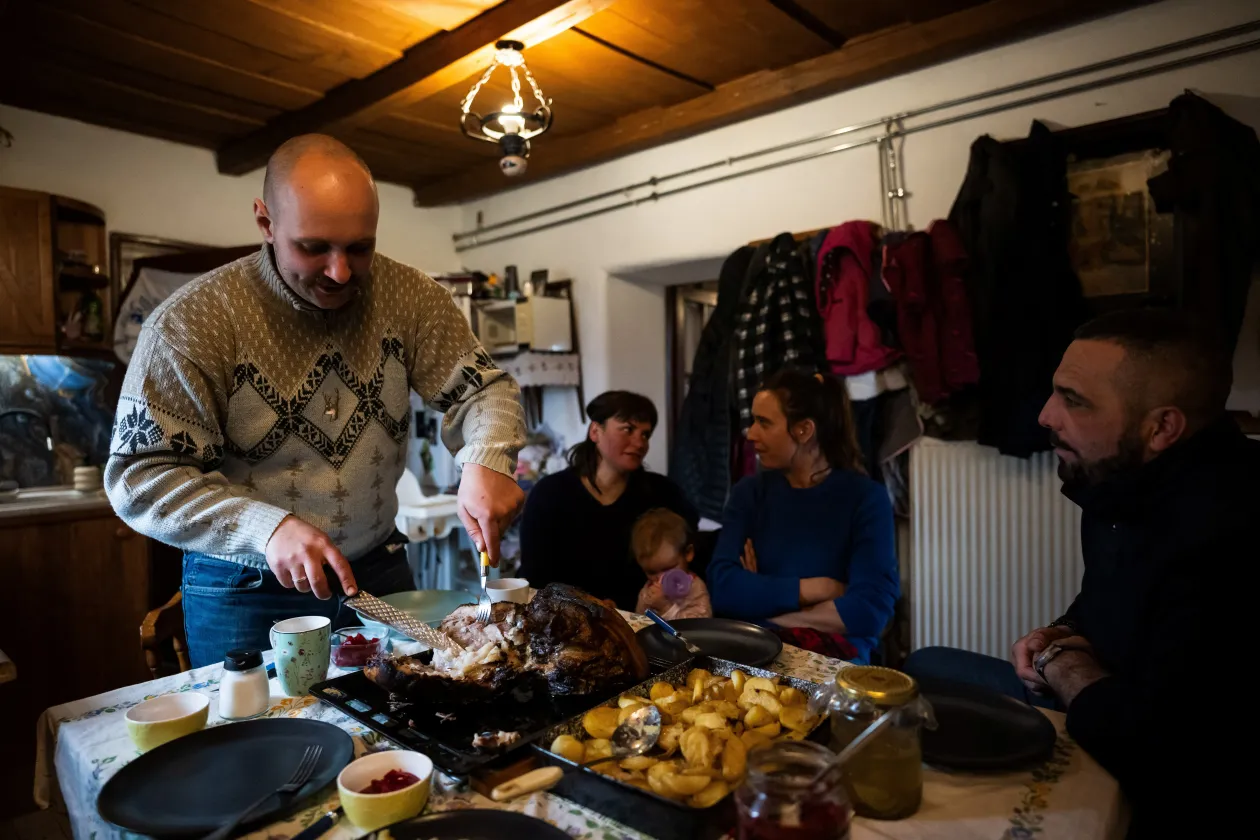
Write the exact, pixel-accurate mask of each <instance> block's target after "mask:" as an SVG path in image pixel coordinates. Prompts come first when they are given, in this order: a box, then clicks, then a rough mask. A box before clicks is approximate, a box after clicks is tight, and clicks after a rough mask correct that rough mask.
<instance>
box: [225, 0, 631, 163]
mask: <svg viewBox="0 0 1260 840" xmlns="http://www.w3.org/2000/svg"><path fill="white" fill-rule="evenodd" d="M611 2H612V0H504V2H502V3H500V4H499V5H498V6H495V7H494V8H492V9H489V10H488V11H486V12H483V13H482V14H480V15H478V16H477V17H475V18H473V19H472V20H470V21H468V22H467V23H465V24H463V25H462V26H460V27H459V28H457V29H454V30H452V31H450V32H440V33H438V34H437V35H434V36H433V37H431V38H428V39H427V40H425V41H422V42H420V43H419V44H417V45H416V46H414V47H412V48H411V49H409V50H407V52H406V53H405V54H404V55H403V57H402V58H401V59H400V60H398V61H396V62H394V63H393V64H391V65H389V66H388V67H385V68H382V69H381V70H379V71H377V72H376V73H373V74H372V75H370V76H368V77H367V78H365V79H357V80H354V81H350V82H346V83H345V84H343V85H341V86H339V87H337V88H335V89H333V90H330V91H329V92H328V93H327V94H326V95H325V96H324V98H323V99H321V100H319V101H318V102H315V103H313V104H312V105H310V106H308V107H306V108H304V109H302V110H301V111H296V112H293V113H288V114H283V115H281V116H279V117H277V118H276V119H274V120H272V121H271V122H269V123H268V124H267V125H266V126H264V127H263V128H262V129H261V130H259V131H257V132H254V133H252V134H250V135H248V136H246V137H242V138H240V139H239V140H234V141H231V142H229V143H227V144H225V145H224V147H223V148H222V149H220V150H219V156H218V157H219V170H220V171H221V172H224V173H227V174H234V175H239V174H242V173H245V172H248V171H250V170H252V169H256V168H257V167H259V166H262V165H263V164H264V163H266V161H267V158H268V157H269V156H270V155H271V152H272V151H273V150H275V148H276V147H277V146H279V145H280V144H281V143H283V142H284V141H285V140H287V139H289V138H290V137H293V136H295V135H298V134H305V133H308V132H311V131H319V130H321V129H326V128H328V127H329V126H332V125H336V124H338V123H341V122H343V121H347V120H348V119H349V118H351V117H354V118H356V120H355V122H356V123H357V122H360V121H368V120H370V119H371V118H373V117H374V116H376V115H379V114H381V113H385V112H387V111H389V110H393V109H394V108H396V107H398V105H399V104H403V103H404V102H407V101H417V100H416V99H415V97H416V96H417V95H418V94H417V90H416V89H417V88H423V89H425V90H427V91H428V93H425V94H423V95H421V96H420V98H423V96H425V95H429V94H431V93H433V92H436V90H440V89H442V88H445V87H449V85H450V84H453V83H455V82H456V81H458V80H459V79H461V78H463V77H465V76H467V75H468V74H469V73H471V72H473V71H474V70H475V69H476V66H478V64H480V66H484V62H485V58H484V55H485V50H487V49H489V48H490V47H488V46H487V45H489V44H493V42H494V41H496V40H497V39H499V38H500V37H502V36H503V35H504V33H511V34H516V33H517V32H520V31H522V30H524V31H525V33H526V34H532V35H533V37H535V38H538V37H540V36H541V34H542V33H543V32H544V31H545V30H547V29H553V28H554V27H562V29H559V30H554V31H551V32H549V33H548V37H550V35H554V34H555V31H563V28H567V27H568V26H572V25H574V24H576V23H579V22H581V20H585V17H586V16H589V15H591V14H594V13H595V12H596V11H598V10H600V9H602V8H603V7H604V6H606V5H608V3H611ZM470 57H471V58H470ZM474 59H475V61H476V62H477V64H470V61H473V60H474ZM435 80H436V81H435ZM435 84H438V85H441V87H439V88H436V89H434V87H433V86H434V85H435Z"/></svg>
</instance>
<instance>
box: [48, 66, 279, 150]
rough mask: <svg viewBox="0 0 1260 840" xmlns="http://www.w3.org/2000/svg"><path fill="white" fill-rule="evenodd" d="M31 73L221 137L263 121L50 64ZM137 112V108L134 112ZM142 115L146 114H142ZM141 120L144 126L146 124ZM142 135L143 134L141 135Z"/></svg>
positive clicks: (54, 84) (65, 86) (108, 102)
mask: <svg viewBox="0 0 1260 840" xmlns="http://www.w3.org/2000/svg"><path fill="white" fill-rule="evenodd" d="M28 66H29V68H30V72H33V73H39V74H40V76H41V78H43V79H45V80H46V81H47V82H48V83H49V85H51V86H52V87H54V88H63V89H67V90H68V89H79V90H84V91H93V92H94V95H95V96H96V97H97V98H99V99H100V100H101V102H102V103H103V104H106V105H108V104H110V103H112V102H128V103H138V102H144V103H147V105H146V106H145V107H146V108H147V109H149V110H151V111H152V112H154V113H155V114H158V113H160V114H162V115H163V116H165V117H167V118H170V119H171V120H173V121H176V122H177V123H180V124H184V125H187V126H188V127H190V128H194V129H197V128H199V129H205V130H207V131H214V132H216V133H218V134H220V135H222V134H227V135H229V136H230V135H232V134H234V133H239V132H241V131H248V130H250V129H251V128H253V127H255V126H257V125H261V124H262V121H261V120H252V119H249V118H246V117H241V116H238V115H236V114H230V113H227V112H225V111H219V110H216V109H214V108H208V107H204V106H201V105H197V104H195V103H192V102H188V101H186V100H181V99H176V98H173V97H170V96H164V95H162V94H159V93H155V92H153V91H151V90H142V89H138V88H133V87H130V86H128V85H125V84H121V83H119V82H116V81H114V80H112V79H107V78H104V77H102V76H99V75H93V74H92V73H91V72H90V71H89V72H83V71H81V70H78V69H74V68H72V67H69V66H67V65H66V64H61V63H57V64H54V63H52V62H50V61H38V62H33V63H31V64H30V65H28ZM133 110H137V109H133ZM141 113H142V114H144V113H146V112H144V111H141ZM143 121H144V120H143V119H141V121H140V122H141V123H143ZM141 133H143V132H141Z"/></svg>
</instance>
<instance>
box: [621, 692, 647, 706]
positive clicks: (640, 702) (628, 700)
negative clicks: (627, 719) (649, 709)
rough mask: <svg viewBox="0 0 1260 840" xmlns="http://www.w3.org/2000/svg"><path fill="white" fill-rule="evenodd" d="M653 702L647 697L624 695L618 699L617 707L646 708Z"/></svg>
mask: <svg viewBox="0 0 1260 840" xmlns="http://www.w3.org/2000/svg"><path fill="white" fill-rule="evenodd" d="M651 702H652V701H651V700H649V699H647V698H646V697H640V696H639V695H637V694H623V695H621V696H620V697H618V698H617V705H618V706H619V707H620V708H622V709H627V708H629V709H637V708H638V707H639V706H646V705H647V704H649V703H651Z"/></svg>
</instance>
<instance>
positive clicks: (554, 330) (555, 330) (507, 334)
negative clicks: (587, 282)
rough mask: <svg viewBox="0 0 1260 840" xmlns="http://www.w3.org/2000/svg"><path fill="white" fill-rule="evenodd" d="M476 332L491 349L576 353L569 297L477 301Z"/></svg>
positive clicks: (474, 307) (495, 350) (474, 327)
mask: <svg viewBox="0 0 1260 840" xmlns="http://www.w3.org/2000/svg"><path fill="white" fill-rule="evenodd" d="M472 321H473V332H474V333H476V335H477V338H478V339H479V340H480V341H481V343H482V344H483V345H485V348H486V349H487V350H488V351H490V352H491V353H516V352H518V351H520V350H539V351H543V352H549V353H572V352H573V331H572V329H570V324H569V301H568V299H567V298H549V297H532V298H524V299H522V300H490V301H474V302H473V319H472Z"/></svg>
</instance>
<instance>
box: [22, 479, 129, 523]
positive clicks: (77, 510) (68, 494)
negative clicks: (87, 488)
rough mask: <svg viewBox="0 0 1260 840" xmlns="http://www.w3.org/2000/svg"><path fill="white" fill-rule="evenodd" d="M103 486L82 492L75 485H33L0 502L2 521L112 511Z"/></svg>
mask: <svg viewBox="0 0 1260 840" xmlns="http://www.w3.org/2000/svg"><path fill="white" fill-rule="evenodd" d="M110 510H111V508H110V504H109V498H108V497H107V496H106V495H105V491H104V490H95V491H93V492H90V493H82V492H80V491H78V490H75V489H74V488H73V487H66V486H61V487H31V488H27V489H22V490H19V491H18V495H17V498H16V499H11V500H9V501H3V502H0V522H4V521H11V520H18V519H21V520H30V519H39V520H43V519H47V518H61V517H64V516H66V515H70V516H75V517H78V516H84V515H93V514H97V513H108V512H110Z"/></svg>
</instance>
